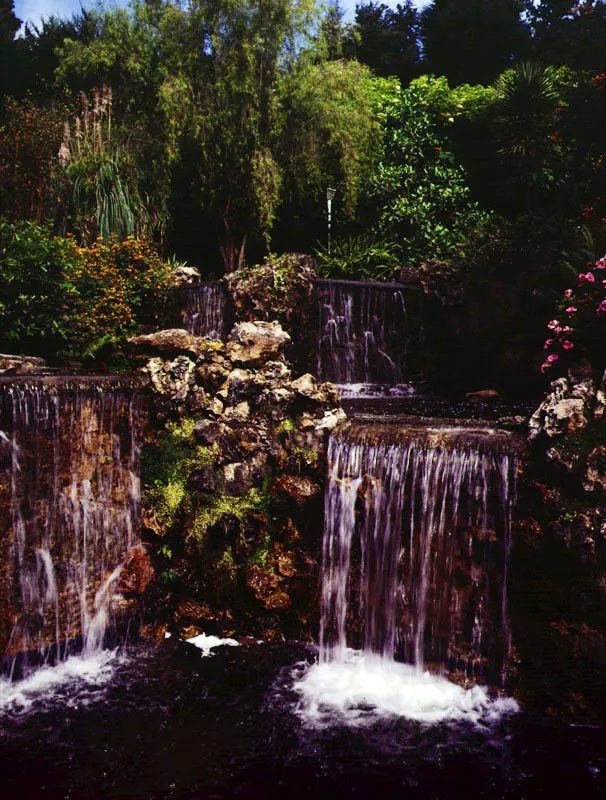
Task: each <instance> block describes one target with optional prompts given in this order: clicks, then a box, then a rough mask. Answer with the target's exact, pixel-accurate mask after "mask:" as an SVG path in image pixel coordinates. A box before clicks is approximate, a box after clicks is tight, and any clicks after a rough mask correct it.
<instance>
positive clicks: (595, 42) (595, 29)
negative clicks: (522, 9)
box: [526, 0, 606, 74]
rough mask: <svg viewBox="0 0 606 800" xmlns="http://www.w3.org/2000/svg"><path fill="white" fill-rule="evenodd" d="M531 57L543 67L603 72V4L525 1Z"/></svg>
mask: <svg viewBox="0 0 606 800" xmlns="http://www.w3.org/2000/svg"><path fill="white" fill-rule="evenodd" d="M526 7H527V8H526V10H527V14H528V18H529V21H530V25H531V29H532V34H533V43H532V44H533V55H534V57H535V58H536V59H539V60H541V61H543V62H544V63H546V64H553V65H555V66H560V65H566V66H568V67H572V68H573V69H576V70H588V71H591V72H593V73H594V74H595V73H596V72H598V73H602V72H604V71H606V3H605V2H604V1H603V0H586V1H585V2H580V3H579V2H571V0H541V2H539V3H533V2H530V0H528V2H527V3H526Z"/></svg>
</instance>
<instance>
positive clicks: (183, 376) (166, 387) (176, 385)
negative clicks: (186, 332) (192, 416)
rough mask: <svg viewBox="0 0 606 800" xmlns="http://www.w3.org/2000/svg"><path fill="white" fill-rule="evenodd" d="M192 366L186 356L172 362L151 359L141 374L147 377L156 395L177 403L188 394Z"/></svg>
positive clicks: (178, 357) (191, 362)
mask: <svg viewBox="0 0 606 800" xmlns="http://www.w3.org/2000/svg"><path fill="white" fill-rule="evenodd" d="M194 366H195V365H194V362H193V361H191V360H190V359H189V358H187V356H177V358H175V359H174V361H165V360H164V359H162V358H151V359H150V360H149V361H148V362H147V364H146V365H145V367H144V368H143V372H145V373H147V374H148V375H149V378H150V383H151V387H152V390H153V391H154V392H155V393H156V394H159V395H162V396H163V397H164V398H165V399H167V400H171V401H177V402H179V401H183V400H185V399H186V397H187V395H188V393H189V387H190V382H191V379H192V375H193V371H194Z"/></svg>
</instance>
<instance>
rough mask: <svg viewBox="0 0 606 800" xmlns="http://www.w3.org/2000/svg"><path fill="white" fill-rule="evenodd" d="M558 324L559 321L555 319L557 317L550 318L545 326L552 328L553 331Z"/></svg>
mask: <svg viewBox="0 0 606 800" xmlns="http://www.w3.org/2000/svg"><path fill="white" fill-rule="evenodd" d="M559 324H560V323H559V322H558V321H557V319H552V320H551V322H548V323H547V327H548V328H549V329H550V330H552V331H553V330H555V328H557V327H558V325H559Z"/></svg>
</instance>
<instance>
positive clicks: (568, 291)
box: [564, 289, 572, 297]
mask: <svg viewBox="0 0 606 800" xmlns="http://www.w3.org/2000/svg"><path fill="white" fill-rule="evenodd" d="M564 297H572V289H566V290H565V292H564Z"/></svg>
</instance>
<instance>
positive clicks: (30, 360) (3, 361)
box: [0, 353, 49, 375]
mask: <svg viewBox="0 0 606 800" xmlns="http://www.w3.org/2000/svg"><path fill="white" fill-rule="evenodd" d="M45 372H49V367H48V364H47V363H46V361H45V360H44V359H43V358H37V357H35V356H12V355H4V354H3V353H0V375H42V374H44V373H45Z"/></svg>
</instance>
